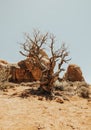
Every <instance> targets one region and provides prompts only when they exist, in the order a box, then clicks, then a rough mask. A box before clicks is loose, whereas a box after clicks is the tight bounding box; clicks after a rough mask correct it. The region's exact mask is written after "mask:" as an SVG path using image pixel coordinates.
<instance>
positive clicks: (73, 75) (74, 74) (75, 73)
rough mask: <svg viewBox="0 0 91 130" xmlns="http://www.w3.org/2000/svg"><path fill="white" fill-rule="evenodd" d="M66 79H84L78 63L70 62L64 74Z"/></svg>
mask: <svg viewBox="0 0 91 130" xmlns="http://www.w3.org/2000/svg"><path fill="white" fill-rule="evenodd" d="M64 80H68V81H72V82H74V81H84V77H83V75H82V71H81V69H80V67H79V66H78V65H75V64H70V65H69V66H68V68H67V71H66V73H65V75H64Z"/></svg>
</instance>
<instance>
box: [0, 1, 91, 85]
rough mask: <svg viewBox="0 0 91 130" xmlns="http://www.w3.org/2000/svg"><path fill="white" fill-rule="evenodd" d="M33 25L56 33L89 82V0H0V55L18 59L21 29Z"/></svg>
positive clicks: (90, 78) (90, 77)
mask: <svg viewBox="0 0 91 130" xmlns="http://www.w3.org/2000/svg"><path fill="white" fill-rule="evenodd" d="M33 28H38V29H40V30H41V31H43V32H45V31H49V32H51V33H53V34H55V35H56V39H57V40H58V43H57V45H56V46H58V47H59V46H61V43H62V41H64V42H65V43H66V44H67V45H68V46H69V50H70V57H72V60H71V62H70V63H73V64H77V65H79V66H80V67H81V69H82V72H83V75H84V77H85V79H86V80H87V81H88V82H90V83H91V59H90V55H91V0H0V59H5V60H7V61H9V62H17V61H19V60H22V59H23V57H21V55H20V54H19V50H20V45H19V44H18V42H21V41H23V38H24V35H23V33H24V32H28V33H31V32H32V30H33Z"/></svg>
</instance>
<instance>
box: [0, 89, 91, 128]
mask: <svg viewBox="0 0 91 130" xmlns="http://www.w3.org/2000/svg"><path fill="white" fill-rule="evenodd" d="M23 89H24V87H16V88H13V89H9V90H8V91H7V92H3V91H0V130H91V100H89V99H83V98H80V97H77V96H73V97H70V101H65V102H64V103H62V104H61V103H58V102H56V101H54V100H46V99H42V100H41V98H39V97H38V96H33V95H32V96H30V97H28V98H21V97H18V96H17V94H16V95H15V96H10V95H11V94H13V93H16V92H20V91H21V90H23Z"/></svg>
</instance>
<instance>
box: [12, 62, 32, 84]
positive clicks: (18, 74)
mask: <svg viewBox="0 0 91 130" xmlns="http://www.w3.org/2000/svg"><path fill="white" fill-rule="evenodd" d="M10 71H11V79H10V81H13V82H30V81H34V79H33V76H32V75H31V73H30V72H29V71H28V70H26V69H24V68H20V67H19V66H14V65H13V66H11V67H10Z"/></svg>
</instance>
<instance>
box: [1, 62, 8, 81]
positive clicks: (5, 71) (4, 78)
mask: <svg viewBox="0 0 91 130" xmlns="http://www.w3.org/2000/svg"><path fill="white" fill-rule="evenodd" d="M9 75H10V69H9V68H8V62H6V61H4V60H0V82H2V81H7V80H8V77H9Z"/></svg>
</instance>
